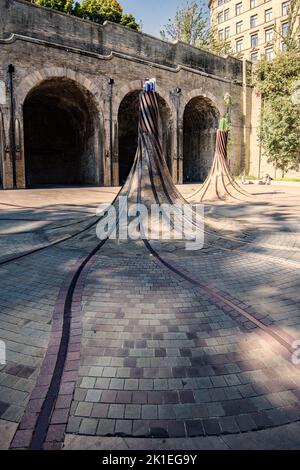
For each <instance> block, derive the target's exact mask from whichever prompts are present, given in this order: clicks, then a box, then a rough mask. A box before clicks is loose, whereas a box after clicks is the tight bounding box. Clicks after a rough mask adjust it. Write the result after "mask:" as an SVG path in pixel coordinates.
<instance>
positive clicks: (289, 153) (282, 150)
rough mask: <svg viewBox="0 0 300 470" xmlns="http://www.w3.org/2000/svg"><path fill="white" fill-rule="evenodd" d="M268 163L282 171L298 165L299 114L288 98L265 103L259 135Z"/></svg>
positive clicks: (296, 107)
mask: <svg viewBox="0 0 300 470" xmlns="http://www.w3.org/2000/svg"><path fill="white" fill-rule="evenodd" d="M259 137H260V139H261V141H262V144H263V147H264V150H265V153H266V156H267V157H268V161H269V162H272V163H273V164H274V165H275V168H278V169H280V170H281V171H282V177H284V174H285V173H286V171H287V170H288V169H296V168H297V167H298V165H299V163H300V112H299V105H294V104H293V103H292V102H291V100H290V97H289V96H287V97H286V96H278V97H276V98H275V99H273V101H272V102H266V103H265V107H264V115H263V120H262V124H261V128H260V135H259Z"/></svg>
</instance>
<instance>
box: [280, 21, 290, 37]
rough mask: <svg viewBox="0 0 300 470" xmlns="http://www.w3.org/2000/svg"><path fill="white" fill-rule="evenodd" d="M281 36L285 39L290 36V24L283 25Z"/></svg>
mask: <svg viewBox="0 0 300 470" xmlns="http://www.w3.org/2000/svg"><path fill="white" fill-rule="evenodd" d="M281 34H282V36H283V37H286V36H288V34H289V24H288V23H283V24H282V25H281Z"/></svg>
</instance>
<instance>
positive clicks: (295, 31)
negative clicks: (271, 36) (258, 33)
mask: <svg viewBox="0 0 300 470" xmlns="http://www.w3.org/2000/svg"><path fill="white" fill-rule="evenodd" d="M299 14H300V0H290V4H289V12H288V18H287V24H288V28H287V32H283V31H282V26H281V24H280V26H279V27H276V26H275V27H274V31H275V37H277V38H280V40H281V42H282V44H283V46H284V50H285V51H287V52H293V51H294V52H300V48H299V32H300V26H299Z"/></svg>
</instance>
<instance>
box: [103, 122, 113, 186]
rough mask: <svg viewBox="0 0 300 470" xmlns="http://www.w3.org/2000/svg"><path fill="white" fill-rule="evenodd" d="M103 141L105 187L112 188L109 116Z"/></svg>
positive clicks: (105, 123)
mask: <svg viewBox="0 0 300 470" xmlns="http://www.w3.org/2000/svg"><path fill="white" fill-rule="evenodd" d="M103 140H104V141H103V149H104V151H103V154H104V161H103V185H104V186H111V155H110V121H109V119H107V116H105V117H104V129H103Z"/></svg>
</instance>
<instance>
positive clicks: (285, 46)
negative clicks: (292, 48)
mask: <svg viewBox="0 0 300 470" xmlns="http://www.w3.org/2000/svg"><path fill="white" fill-rule="evenodd" d="M281 50H282V52H285V51H286V50H287V43H286V42H284V41H282V43H281Z"/></svg>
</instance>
